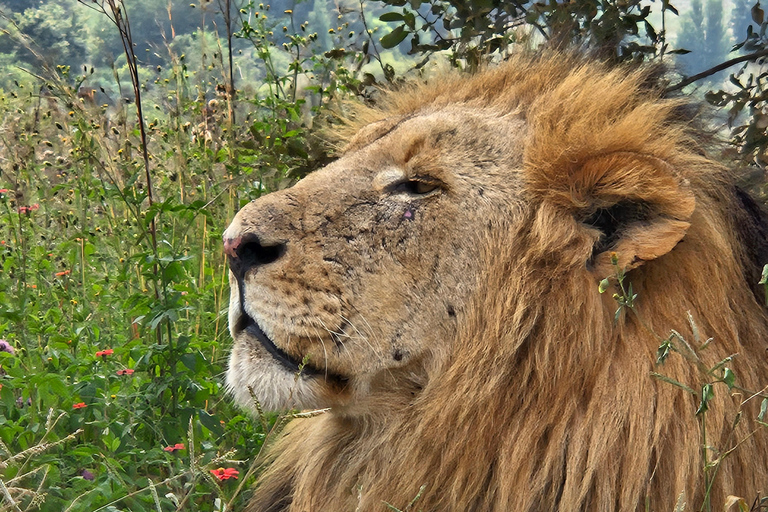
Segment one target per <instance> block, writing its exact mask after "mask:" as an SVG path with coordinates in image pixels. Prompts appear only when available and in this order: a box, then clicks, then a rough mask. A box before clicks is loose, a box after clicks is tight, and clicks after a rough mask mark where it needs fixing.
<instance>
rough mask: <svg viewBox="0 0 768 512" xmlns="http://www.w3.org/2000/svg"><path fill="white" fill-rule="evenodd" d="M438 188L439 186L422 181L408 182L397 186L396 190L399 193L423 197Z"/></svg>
mask: <svg viewBox="0 0 768 512" xmlns="http://www.w3.org/2000/svg"><path fill="white" fill-rule="evenodd" d="M439 187H440V185H439V184H437V183H434V182H429V181H422V180H408V181H404V182H403V183H400V184H399V185H398V186H397V190H398V191H401V192H407V193H409V194H414V195H419V196H423V195H425V194H429V193H430V192H432V191H433V190H437V189H438V188H439Z"/></svg>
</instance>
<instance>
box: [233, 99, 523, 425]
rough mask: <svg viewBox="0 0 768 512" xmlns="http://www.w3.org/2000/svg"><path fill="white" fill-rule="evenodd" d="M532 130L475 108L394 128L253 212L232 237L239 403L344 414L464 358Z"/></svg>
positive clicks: (244, 215)
mask: <svg viewBox="0 0 768 512" xmlns="http://www.w3.org/2000/svg"><path fill="white" fill-rule="evenodd" d="M521 127H522V122H521V121H519V120H517V119H515V118H511V117H510V118H509V119H507V120H501V121H500V120H499V119H498V118H495V119H494V122H493V125H491V124H489V123H488V122H487V121H486V120H485V119H484V117H483V116H482V115H480V114H479V113H477V112H474V111H471V110H469V109H463V108H452V109H443V110H439V111H435V112H427V113H424V114H423V115H419V116H414V117H410V118H405V119H392V120H385V121H381V122H379V123H374V124H372V125H370V126H369V127H367V128H365V129H363V130H362V131H361V132H360V133H358V135H357V136H356V137H355V138H354V139H353V140H352V142H351V144H350V149H349V150H348V152H347V154H346V155H345V156H343V157H342V158H341V159H339V160H337V161H336V162H334V163H333V164H331V165H329V166H328V167H326V168H324V169H322V170H320V171H317V172H315V173H313V174H311V175H309V176H308V177H307V178H305V179H303V180H301V181H300V182H299V183H298V184H297V185H296V186H294V187H293V188H291V189H289V190H285V191H282V192H277V193H273V194H270V195H268V196H265V197H263V198H261V199H259V200H257V201H254V202H252V203H250V204H248V205H246V206H245V207H244V208H243V209H242V210H241V211H240V212H239V213H238V214H237V216H236V217H235V219H234V220H233V222H232V224H231V225H230V226H229V228H228V229H227V230H226V231H225V233H224V241H225V248H226V251H227V253H228V255H229V258H230V265H231V269H232V272H231V273H230V284H231V299H230V309H229V325H230V330H231V333H232V336H233V338H234V340H235V345H234V349H233V351H232V355H231V359H230V367H229V371H228V373H227V383H228V385H229V387H230V389H231V391H232V392H233V393H234V395H235V397H236V399H237V400H238V402H240V403H241V405H250V404H251V403H252V401H253V398H254V397H255V398H256V399H258V400H259V402H260V403H261V405H262V406H263V407H264V408H266V409H272V410H274V409H282V408H290V407H299V408H314V407H326V406H344V405H345V404H349V403H351V402H352V401H359V399H360V398H361V397H365V396H366V395H368V394H370V393H373V392H375V391H376V390H377V389H386V387H387V386H388V385H391V383H392V382H403V381H408V382H410V383H411V384H412V385H413V386H414V387H419V386H421V385H423V384H424V382H420V380H423V379H424V378H425V376H426V374H427V373H428V370H429V368H430V366H431V365H435V364H437V363H438V362H439V361H440V360H441V359H442V358H445V357H447V356H448V355H449V354H450V351H451V347H450V343H451V341H452V340H453V339H454V331H455V329H456V316H457V314H460V312H461V311H462V308H463V306H464V304H465V303H466V301H467V300H468V299H469V297H471V295H472V293H473V290H474V289H475V288H476V282H477V277H478V272H479V265H480V263H479V257H480V250H479V247H480V245H481V243H482V241H483V239H484V238H485V237H486V236H487V235H488V232H489V231H490V230H492V229H494V224H493V221H492V219H500V218H504V217H506V218H512V217H514V216H510V215H500V212H504V213H510V212H513V211H514V210H516V209H517V208H519V201H518V200H517V199H516V198H517V197H518V196H519V194H520V191H519V188H520V185H519V177H518V176H517V175H516V173H515V172H514V171H510V170H514V169H519V168H520V165H521V162H522V151H521V147H522V146H521V140H517V141H516V140H515V139H514V137H510V134H515V133H519V134H520V137H521V138H522V130H521ZM300 367H302V370H301V372H299V368H300ZM297 375H298V377H297ZM393 376H397V377H393Z"/></svg>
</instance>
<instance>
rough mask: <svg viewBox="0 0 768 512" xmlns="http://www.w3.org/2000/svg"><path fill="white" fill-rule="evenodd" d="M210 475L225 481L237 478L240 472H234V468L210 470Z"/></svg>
mask: <svg viewBox="0 0 768 512" xmlns="http://www.w3.org/2000/svg"><path fill="white" fill-rule="evenodd" d="M211 473H213V476H215V477H216V478H218V479H219V480H227V479H229V478H237V475H239V474H240V472H239V471H238V470H236V469H235V468H226V469H224V468H219V469H212V470H211Z"/></svg>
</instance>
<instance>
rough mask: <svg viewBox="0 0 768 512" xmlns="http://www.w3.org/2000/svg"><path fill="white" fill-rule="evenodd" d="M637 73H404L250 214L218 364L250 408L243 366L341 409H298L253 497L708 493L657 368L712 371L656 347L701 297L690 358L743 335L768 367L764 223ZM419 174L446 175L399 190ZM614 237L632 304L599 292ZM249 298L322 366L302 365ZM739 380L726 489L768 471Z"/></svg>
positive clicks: (718, 494) (523, 61)
mask: <svg viewBox="0 0 768 512" xmlns="http://www.w3.org/2000/svg"><path fill="white" fill-rule="evenodd" d="M646 81H647V75H646V74H644V72H642V71H631V70H627V69H610V68H608V67H606V66H603V65H601V64H598V63H593V62H592V63H591V62H585V61H582V60H580V59H578V58H573V57H564V56H561V55H544V56H539V57H537V58H529V57H520V58H518V59H516V60H514V61H512V62H509V63H506V64H504V65H501V66H499V67H497V68H494V69H490V70H487V71H484V72H482V73H480V74H478V75H476V76H472V77H463V76H461V77H460V76H455V77H443V78H442V79H441V80H438V81H435V82H433V83H429V84H426V85H418V86H412V88H411V89H409V90H406V91H399V92H397V93H393V94H391V95H390V96H388V98H387V101H388V103H387V105H386V106H385V107H383V108H381V109H379V110H372V109H371V110H365V109H361V110H359V111H358V112H357V113H356V114H355V121H354V123H353V124H354V129H353V130H351V131H353V132H355V133H356V135H354V136H353V137H352V138H351V140H350V141H349V144H348V149H347V151H346V153H345V155H344V156H343V157H342V158H340V159H339V160H338V161H337V162H335V163H334V164H331V165H330V166H329V167H327V168H326V169H323V170H321V171H318V172H317V173H313V174H312V175H310V176H309V177H308V178H306V179H305V180H302V181H301V182H299V184H298V185H297V186H296V187H295V188H293V189H290V190H288V191H285V192H280V193H276V194H271V195H269V196H267V197H265V198H263V199H260V200H259V201H256V202H254V203H252V204H250V205H247V206H246V207H245V208H244V209H243V210H242V211H241V212H240V213H239V214H238V216H237V217H236V218H235V220H234V221H233V223H232V225H231V226H230V228H229V229H228V230H227V231H226V233H225V235H224V238H225V242H226V243H227V248H228V252H230V254H231V256H232V261H233V270H234V272H233V275H232V280H231V282H232V289H233V291H232V307H231V312H230V323H231V328H232V332H233V337H234V338H235V349H234V350H233V355H232V359H231V364H230V370H229V373H228V384H229V386H230V388H231V390H232V392H233V393H234V394H235V396H236V397H237V398H238V400H239V401H240V402H241V403H242V404H244V405H248V403H249V402H250V392H249V391H248V388H250V389H251V390H252V391H253V393H254V394H255V395H256V397H257V398H258V399H259V400H260V401H261V402H262V403H265V404H267V405H268V406H269V407H270V408H273V409H280V408H284V407H290V406H296V407H301V408H310V407H331V411H330V412H329V413H326V414H323V415H320V416H317V417H314V418H311V419H296V420H293V421H292V422H291V424H290V425H289V427H288V430H287V432H286V434H285V435H284V436H283V437H282V439H281V440H280V441H279V443H278V445H277V446H275V447H274V449H273V451H272V453H273V459H274V460H273V462H272V464H271V465H270V466H269V468H268V469H267V470H266V472H265V473H264V475H263V476H262V477H261V479H260V482H259V484H258V485H257V488H256V490H255V495H254V498H253V501H252V503H251V505H250V507H249V510H250V511H254V512H261V511H275V512H277V511H292V512H293V511H353V510H362V511H378V510H385V509H386V507H385V505H384V503H385V502H387V503H390V504H392V505H394V506H397V507H400V508H404V507H406V506H407V505H408V503H409V502H410V501H411V500H412V499H413V498H414V497H416V496H417V494H418V493H419V490H420V488H422V486H423V491H422V493H421V495H420V497H419V499H418V500H417V501H416V503H415V505H414V507H413V509H414V510H423V511H489V512H490V511H498V512H507V511H541V510H563V511H567V510H603V511H608V510H629V511H633V510H645V509H646V508H645V507H646V505H648V506H649V507H650V510H672V509H673V508H674V506H675V503H677V502H678V499H679V497H680V496H681V495H682V496H684V499H685V501H687V503H688V506H687V508H686V510H694V507H695V509H698V507H699V505H700V504H701V503H702V500H703V499H704V490H705V489H704V474H703V469H702V467H703V462H702V437H701V436H702V432H701V430H700V424H699V423H698V421H697V417H696V415H695V411H696V409H697V407H698V398H697V397H695V396H693V395H691V394H690V393H688V392H686V391H684V390H682V389H680V388H677V387H675V386H673V385H671V384H669V383H667V382H662V381H660V380H658V379H654V378H652V376H651V373H652V372H659V373H661V374H663V375H665V376H667V377H669V378H671V379H675V380H677V381H679V382H681V383H684V384H685V385H687V386H690V387H691V388H693V389H694V390H695V391H696V392H697V393H698V392H699V391H700V389H701V385H702V384H703V383H704V382H706V381H710V382H711V381H714V380H717V378H718V377H719V376H720V375H721V373H719V372H718V373H716V374H715V375H714V376H709V377H705V376H703V375H702V373H701V372H700V369H699V368H697V365H696V364H695V363H694V362H692V361H691V360H689V359H686V358H685V357H682V356H681V355H679V354H672V355H670V357H669V358H668V360H667V362H666V363H665V364H663V365H661V366H659V365H657V364H656V362H655V361H656V350H657V348H658V347H659V344H660V341H661V339H662V338H664V337H666V336H667V335H668V334H669V333H670V330H671V329H675V330H677V331H678V332H680V333H681V334H682V335H683V336H684V337H685V338H686V339H687V340H688V341H689V342H690V343H691V344H692V345H698V344H699V343H697V342H696V341H695V338H696V335H695V333H694V332H693V331H692V328H691V324H689V322H688V320H687V319H686V312H690V315H691V317H692V318H693V320H694V321H695V325H697V327H698V330H699V331H700V334H699V336H700V341H702V342H703V340H705V339H707V338H709V337H711V338H713V341H712V342H711V343H710V344H709V346H708V347H707V348H705V349H703V350H700V351H699V356H700V358H701V360H700V361H701V365H699V366H700V367H706V368H710V367H712V366H713V365H714V364H715V363H716V362H718V361H720V360H722V359H724V358H726V357H728V356H731V355H734V354H735V356H734V358H733V361H732V362H730V363H728V366H729V367H730V368H732V369H733V371H734V373H735V374H736V377H737V381H738V384H739V385H740V386H742V387H743V388H744V389H746V390H752V391H760V390H761V389H762V388H763V386H765V385H766V384H768V365H766V356H765V350H766V340H767V339H768V338H767V337H766V334H768V322H767V321H766V313H765V309H764V307H763V305H762V304H761V303H760V301H759V300H758V297H757V296H756V295H755V294H754V293H753V290H752V289H751V284H754V283H750V282H748V281H747V279H746V276H749V277H750V279H754V276H755V272H756V269H759V267H760V266H761V264H762V263H768V262H763V261H755V260H756V259H758V258H761V257H763V256H766V255H768V253H766V250H765V249H766V242H765V240H764V236H763V235H761V236H760V238H759V239H758V240H756V241H754V244H756V245H754V244H753V246H751V247H745V236H746V234H747V233H748V232H752V233H761V234H764V233H765V232H766V231H765V229H766V228H765V226H766V225H765V222H764V220H763V219H762V218H761V215H762V214H760V213H759V211H758V210H757V209H755V208H754V204H752V203H751V202H750V200H749V199H748V198H746V196H744V195H743V194H741V193H737V192H735V189H734V188H733V187H732V185H731V184H730V182H729V180H728V177H727V173H726V171H725V170H724V169H723V168H721V167H720V166H719V165H718V164H716V163H715V162H713V161H711V160H709V159H707V158H706V157H704V156H702V151H701V150H700V148H699V147H698V145H697V143H696V140H695V136H694V135H692V130H691V129H690V127H689V125H688V124H687V123H686V122H684V121H680V120H678V119H676V112H677V110H678V108H679V107H680V104H679V102H676V101H672V100H665V99H662V98H660V94H659V92H658V91H656V90H654V89H653V88H648V87H647V84H646ZM424 179H426V180H427V181H429V180H434V179H436V180H439V187H438V188H437V189H436V190H435V191H432V192H429V193H427V194H419V193H413V192H412V191H410V192H408V191H406V192H402V183H403V182H408V181H414V180H424ZM430 183H432V182H430ZM398 184H401V185H400V187H401V188H398ZM249 237H250V238H249ZM256 238H258V244H254V243H251V245H250V246H248V247H249V249H248V250H247V251H246V250H245V249H242V248H243V247H244V246H245V245H244V244H245V242H244V241H246V240H251V241H253V240H256ZM264 248H281V249H280V250H281V251H282V252H274V253H270V254H272V255H273V256H276V257H266V256H265V255H263V254H261V252H262V251H265V249H264ZM612 253H615V254H616V256H615V257H617V258H618V262H619V265H620V266H621V267H622V268H625V269H627V270H628V273H627V280H628V282H631V283H632V286H633V289H634V291H635V292H636V293H637V294H638V299H637V306H636V313H635V312H625V313H624V314H622V315H621V317H620V318H619V320H618V322H614V312H615V311H616V308H617V304H616V302H615V300H614V299H613V298H612V297H611V295H612V293H613V291H615V290H613V289H612V290H611V291H609V293H605V294H602V295H601V294H599V293H598V291H597V285H598V282H599V281H600V280H601V279H602V278H604V277H606V276H609V275H612V274H613V270H614V269H613V266H612V264H611V257H612ZM249 258H250V260H252V261H257V263H258V264H254V265H253V268H252V267H251V266H247V268H245V267H243V266H239V265H240V262H243V261H246V260H248V259H249ZM614 284H615V281H614ZM243 312H247V313H248V315H249V316H251V317H253V318H254V319H256V322H257V323H258V324H259V326H260V327H261V328H262V329H263V331H264V332H265V333H266V334H267V335H268V336H269V338H270V339H271V340H272V341H273V342H274V344H275V346H277V347H279V349H280V350H282V351H283V352H284V353H285V354H287V355H288V357H289V358H290V359H292V360H300V359H302V358H303V357H308V361H309V362H308V368H309V369H311V370H312V371H311V372H309V373H308V374H305V375H302V376H301V377H299V378H298V379H295V382H294V379H293V378H291V373H290V371H289V368H285V367H284V366H281V365H280V363H279V362H276V360H275V358H274V356H272V355H270V354H269V353H268V352H267V351H266V350H265V349H264V348H263V346H262V345H261V344H259V343H258V342H256V341H255V338H254V337H253V336H252V335H249V334H248V332H247V331H245V330H244V329H243V328H242V325H244V324H243V318H245V315H244V314H243ZM334 333H335V334H334ZM677 344H678V346H681V345H682V343H681V342H677ZM285 387H289V388H291V389H290V391H286V389H284V388H285ZM748 398H750V395H749V394H748V393H747V392H746V391H737V390H734V391H732V392H729V390H728V389H727V388H726V386H725V385H724V384H716V385H715V398H714V399H713V400H712V402H711V403H710V411H709V412H708V413H707V414H706V416H705V418H706V444H707V446H708V447H709V448H708V449H707V450H706V452H707V457H708V459H710V460H714V459H716V458H717V457H718V456H723V455H725V453H726V451H727V450H730V449H731V448H734V447H736V446H737V445H738V447H737V448H736V449H735V450H734V451H733V452H732V453H730V454H729V455H728V456H727V457H725V459H724V461H723V462H722V464H721V465H720V466H719V467H718V469H717V471H716V475H715V478H714V483H713V485H712V489H711V498H712V504H713V507H714V508H715V509H721V508H722V506H723V503H724V501H725V499H726V496H727V495H729V494H734V495H737V496H743V497H744V498H745V499H747V501H750V502H751V501H752V500H753V499H754V498H755V497H756V496H757V495H758V493H762V494H763V495H765V493H766V492H768V438H767V437H766V435H765V433H764V432H762V431H760V427H759V426H758V425H757V423H756V422H755V417H756V416H757V412H758V410H759V405H760V401H761V398H760V397H754V398H751V399H750V400H747V399H748ZM744 402H746V403H744ZM739 411H741V416H740V421H739V422H738V424H737V426H736V428H735V430H734V429H733V428H732V426H733V424H734V422H735V421H736V418H737V414H738V412H739ZM755 430H757V432H756V433H755V434H754V435H752V432H753V431H755Z"/></svg>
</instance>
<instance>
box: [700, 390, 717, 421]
mask: <svg viewBox="0 0 768 512" xmlns="http://www.w3.org/2000/svg"><path fill="white" fill-rule="evenodd" d="M714 396H715V391H714V390H713V389H712V384H704V386H702V388H701V402H700V403H699V408H698V409H697V410H696V416H698V415H700V414H704V413H705V412H707V410H709V401H710V400H712V398H714Z"/></svg>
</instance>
